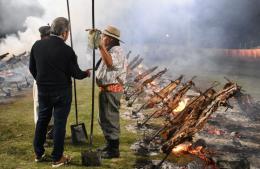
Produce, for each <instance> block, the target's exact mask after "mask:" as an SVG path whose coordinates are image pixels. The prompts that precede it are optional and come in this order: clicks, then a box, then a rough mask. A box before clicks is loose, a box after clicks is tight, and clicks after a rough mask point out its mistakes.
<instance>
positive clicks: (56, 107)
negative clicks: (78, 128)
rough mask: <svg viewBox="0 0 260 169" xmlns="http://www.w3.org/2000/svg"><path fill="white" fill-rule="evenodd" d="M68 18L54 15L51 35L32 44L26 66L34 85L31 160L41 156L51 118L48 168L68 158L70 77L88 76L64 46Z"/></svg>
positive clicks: (42, 155)
mask: <svg viewBox="0 0 260 169" xmlns="http://www.w3.org/2000/svg"><path fill="white" fill-rule="evenodd" d="M69 24H70V23H69V21H68V20H67V19H66V18H63V17H58V18H56V19H55V20H54V21H53V22H52V25H51V36H50V38H48V39H45V40H40V41H37V42H35V43H34V45H33V47H32V50H31V56H30V64H29V69H30V72H31V74H32V75H33V77H34V79H36V82H37V86H38V98H39V117H38V121H37V124H36V129H35V136H34V152H35V155H36V158H35V161H36V162H40V161H43V160H44V159H45V158H44V157H45V154H44V152H45V149H44V146H43V145H44V142H45V139H46V132H47V126H48V123H49V121H50V119H51V117H52V114H53V117H54V134H53V151H52V158H53V164H52V167H59V166H61V165H64V164H66V163H68V162H69V161H70V159H71V158H70V157H69V156H66V155H64V154H63V151H64V139H65V133H66V123H67V118H68V114H69V112H70V106H71V100H72V83H71V77H74V78H76V79H83V78H86V77H89V76H90V72H89V70H86V71H82V70H81V69H80V68H79V65H78V63H77V57H76V54H75V52H74V51H73V49H72V48H71V47H70V46H68V45H66V43H65V41H66V40H67V39H68V35H69V31H70V30H69Z"/></svg>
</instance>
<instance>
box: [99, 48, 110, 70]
mask: <svg viewBox="0 0 260 169" xmlns="http://www.w3.org/2000/svg"><path fill="white" fill-rule="evenodd" d="M99 50H100V54H101V57H102V60H103V61H104V63H105V64H106V65H107V67H108V68H112V67H113V60H112V56H111V55H110V53H109V52H108V51H107V49H106V47H105V46H104V45H102V44H101V45H100V46H99Z"/></svg>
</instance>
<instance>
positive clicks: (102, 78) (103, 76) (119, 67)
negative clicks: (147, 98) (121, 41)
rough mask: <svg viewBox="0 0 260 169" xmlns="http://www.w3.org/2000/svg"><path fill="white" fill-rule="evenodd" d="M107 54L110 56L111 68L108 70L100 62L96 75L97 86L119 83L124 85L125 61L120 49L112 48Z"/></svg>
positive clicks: (118, 47)
mask: <svg viewBox="0 0 260 169" xmlns="http://www.w3.org/2000/svg"><path fill="white" fill-rule="evenodd" d="M108 52H109V53H110V55H111V56H112V62H113V64H112V68H108V67H107V66H106V64H105V63H104V62H103V60H102V61H101V63H100V66H99V68H98V70H97V75H96V79H97V84H98V86H105V85H109V84H116V83H120V82H119V81H122V82H123V84H125V81H126V68H127V59H126V57H125V54H124V52H123V49H122V47H120V46H114V47H112V48H111V49H110V50H109V51H108ZM118 78H119V79H120V80H118Z"/></svg>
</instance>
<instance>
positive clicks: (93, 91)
mask: <svg viewBox="0 0 260 169" xmlns="http://www.w3.org/2000/svg"><path fill="white" fill-rule="evenodd" d="M92 29H95V3H94V0H92ZM95 58H96V57H95V48H93V66H92V67H93V69H92V70H93V71H92V108H91V124H90V125H91V126H90V141H89V144H90V145H92V143H93V123H94V108H95V107H94V106H95V100H94V97H95V62H96V60H95Z"/></svg>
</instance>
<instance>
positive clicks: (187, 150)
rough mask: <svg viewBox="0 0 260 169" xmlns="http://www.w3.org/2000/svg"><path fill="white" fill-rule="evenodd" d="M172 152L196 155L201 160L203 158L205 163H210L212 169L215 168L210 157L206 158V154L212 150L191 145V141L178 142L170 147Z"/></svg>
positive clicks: (178, 154)
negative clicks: (173, 146)
mask: <svg viewBox="0 0 260 169" xmlns="http://www.w3.org/2000/svg"><path fill="white" fill-rule="evenodd" d="M172 153H173V154H175V155H177V156H180V155H181V154H192V155H195V156H198V157H199V158H201V159H202V160H204V161H205V162H206V163H207V165H211V166H212V168H213V169H216V164H215V163H214V161H212V159H210V158H208V157H207V155H210V154H212V152H210V151H208V150H206V149H204V148H203V147H202V146H197V147H193V146H192V144H191V143H187V142H186V143H183V144H179V145H178V146H176V147H175V148H173V149H172Z"/></svg>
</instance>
